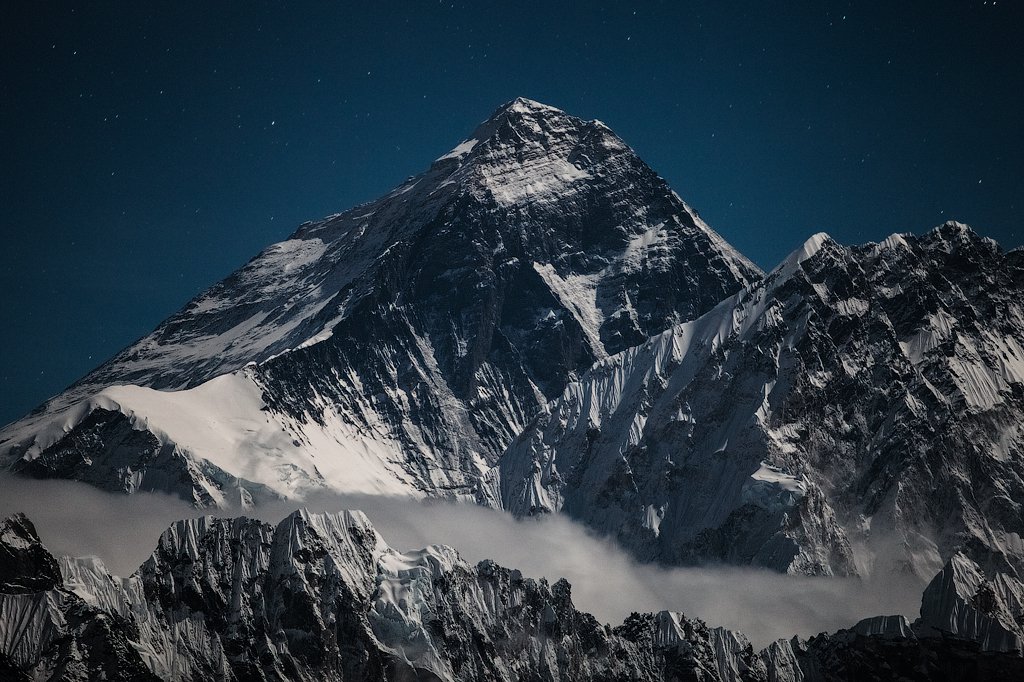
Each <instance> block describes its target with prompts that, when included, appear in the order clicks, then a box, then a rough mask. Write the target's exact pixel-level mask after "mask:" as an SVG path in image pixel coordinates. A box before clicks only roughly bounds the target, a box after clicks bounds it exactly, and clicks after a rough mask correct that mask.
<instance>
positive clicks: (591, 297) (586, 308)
mask: <svg viewBox="0 0 1024 682" xmlns="http://www.w3.org/2000/svg"><path fill="white" fill-rule="evenodd" d="M533 269H534V270H536V272H537V274H538V275H540V276H541V279H543V280H544V283H545V284H547V285H548V288H549V289H551V292H552V293H553V294H554V295H555V297H556V298H557V299H558V300H559V302H560V303H561V304H562V305H563V306H565V308H566V309H568V310H569V311H571V312H572V314H573V317H574V318H575V319H576V321H577V322H579V324H580V327H582V328H583V333H584V334H585V335H586V337H587V340H588V341H590V348H591V350H592V351H593V352H594V355H595V356H596V357H598V358H602V357H606V356H607V355H608V354H607V353H606V352H605V349H604V344H603V343H601V325H602V324H604V315H603V314H602V313H601V311H600V310H598V307H597V285H598V282H600V280H601V275H600V273H599V274H596V275H567V276H565V277H562V276H560V275H559V274H558V271H557V270H555V266H553V265H551V264H550V263H534V264H533Z"/></svg>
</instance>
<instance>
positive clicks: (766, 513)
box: [478, 223, 1024, 579]
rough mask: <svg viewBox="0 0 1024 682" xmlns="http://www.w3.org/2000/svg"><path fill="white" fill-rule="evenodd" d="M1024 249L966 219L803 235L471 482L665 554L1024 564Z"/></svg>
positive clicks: (524, 509)
mask: <svg viewBox="0 0 1024 682" xmlns="http://www.w3.org/2000/svg"><path fill="white" fill-rule="evenodd" d="M1022 381H1024V253H1022V252H1021V251H1016V250H1015V251H1011V252H1009V253H1004V252H1003V251H1002V250H1001V249H1000V248H999V246H998V245H997V244H996V243H995V242H993V241H991V240H989V239H984V238H981V237H979V236H978V235H976V234H975V233H974V232H973V231H972V230H970V229H969V228H968V227H966V226H964V225H962V224H959V223H947V224H945V225H943V226H941V227H939V228H937V229H935V230H933V231H932V232H930V233H928V234H925V235H923V236H913V235H893V236H891V237H889V238H888V239H886V240H885V241H884V242H882V243H879V244H868V245H865V246H856V247H845V246H841V245H839V244H837V243H836V242H835V241H833V240H832V239H830V238H829V237H828V236H827V235H824V234H819V235H815V236H814V237H812V238H810V239H809V240H808V241H807V242H806V243H805V244H804V245H803V247H802V248H801V249H799V250H797V251H796V252H795V253H793V254H792V255H791V256H790V257H789V258H788V259H787V260H786V261H785V262H783V263H782V264H781V265H780V266H779V267H777V268H776V269H775V270H773V271H772V272H771V273H769V274H768V275H767V276H766V277H765V278H764V279H763V280H761V281H759V282H756V283H754V284H751V285H749V286H747V287H746V288H744V289H743V290H742V291H740V292H739V293H737V294H735V295H734V296H732V297H730V298H728V299H726V300H724V301H723V302H722V303H720V304H719V305H718V306H716V307H715V308H714V309H713V310H711V311H709V312H708V313H706V314H705V315H703V316H701V317H700V318H698V319H696V320H694V321H692V322H688V323H685V324H681V325H677V326H675V327H673V328H671V329H669V330H667V331H665V332H663V333H662V334H660V335H657V336H655V337H654V338H652V339H651V340H649V341H648V342H646V343H644V344H642V345H639V346H636V347H634V348H630V349H627V350H626V351H624V352H622V353H619V354H617V355H614V356H611V357H609V358H607V359H604V360H601V361H599V362H598V363H596V364H595V366H594V367H593V368H592V369H591V370H590V371H588V372H587V373H585V374H584V375H582V376H581V377H580V378H579V379H578V380H576V381H573V382H571V383H570V384H569V385H568V386H567V388H566V389H565V391H564V392H563V394H562V396H560V397H559V398H558V399H557V400H555V401H552V402H551V403H550V404H549V405H548V406H547V407H546V408H545V410H544V412H543V413H542V414H541V415H540V416H538V418H537V419H536V420H535V422H534V423H533V424H532V425H531V426H530V427H528V428H527V429H526V430H525V431H524V432H523V433H522V434H521V435H520V436H519V437H518V438H517V439H516V440H515V441H514V442H513V443H512V444H511V445H510V446H509V448H508V450H507V451H506V452H505V453H504V455H503V456H502V458H501V461H500V463H499V464H498V466H496V467H495V468H494V469H492V471H491V472H489V473H488V474H487V476H486V477H485V478H484V481H483V483H482V485H481V487H480V489H479V492H478V495H479V497H480V498H481V501H483V502H484V503H486V504H490V505H491V506H495V507H498V508H502V509H506V510H509V511H511V512H513V513H515V514H517V515H529V514H536V513H547V512H562V513H566V514H568V515H570V516H572V517H573V518H575V519H578V520H580V521H582V522H583V523H585V524H587V525H589V526H590V527H591V528H593V529H595V530H597V531H599V532H601V533H606V534H609V535H611V536H613V537H615V538H616V539H617V540H618V541H619V542H621V543H622V544H623V545H625V546H627V547H629V548H630V549H631V550H632V551H633V552H634V553H635V554H636V555H637V556H639V557H641V558H644V559H648V560H657V561H662V562H667V563H691V562H703V561H724V562H729V563H738V564H755V565H760V566H766V567H770V568H773V569H776V570H780V571H788V572H793V573H807V574H818V575H854V574H860V575H865V574H870V573H881V574H885V573H886V572H888V571H892V570H896V571H899V572H911V573H914V574H916V575H918V576H920V577H921V578H923V579H927V577H928V576H930V575H932V574H933V573H934V572H935V571H937V570H938V569H939V567H940V566H941V565H942V564H943V562H944V561H945V560H946V559H948V558H949V557H951V556H953V555H954V554H955V553H956V552H957V551H962V552H963V553H964V554H965V555H966V556H968V557H970V558H971V559H972V560H974V561H977V562H978V563H979V564H981V565H983V566H993V567H996V568H999V569H1000V570H1003V571H1006V572H1007V573H1009V574H1011V575H1018V576H1019V575H1021V574H1022V573H1021V571H1022V570H1024V545H1022V543H1021V537H1022V536H1024V514H1022V507H1021V504H1022V501H1024V451H1022V442H1024V434H1022V431H1021V425H1022V424H1024V384H1022Z"/></svg>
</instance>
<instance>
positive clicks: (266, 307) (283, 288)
mask: <svg viewBox="0 0 1024 682" xmlns="http://www.w3.org/2000/svg"><path fill="white" fill-rule="evenodd" d="M759 276H760V272H759V271H758V270H757V268H756V267H755V266H753V265H752V264H751V263H750V262H749V261H747V260H746V259H745V258H743V257H742V256H740V255H739V254H738V253H736V251H735V250H733V249H732V248H731V247H730V246H729V245H728V244H726V243H725V242H724V241H723V240H722V239H721V237H719V236H718V235H717V234H716V233H715V232H713V231H712V230H711V229H710V228H708V227H707V226H706V225H705V224H704V223H703V222H702V221H701V220H700V219H699V218H698V217H697V215H696V214H695V213H694V212H693V211H692V210H691V209H690V208H689V207H687V206H686V205H685V204H684V203H683V202H682V201H681V200H680V199H679V198H678V197H677V196H676V195H675V193H674V192H672V191H671V190H670V189H669V188H668V186H667V185H666V184H665V182H664V181H663V180H662V179H661V178H659V177H658V176H657V175H656V174H655V173H654V172H653V171H651V170H650V169H649V168H648V167H647V166H646V165H645V164H644V163H643V162H642V161H641V160H640V159H639V158H637V156H636V155H635V154H634V153H633V152H632V150H630V149H629V148H628V147H627V146H626V145H625V144H624V143H623V142H622V141H621V140H620V139H619V138H618V137H616V136H615V135H614V134H613V133H612V132H611V131H610V130H609V129H608V128H607V127H606V126H605V125H604V124H602V123H600V122H599V121H582V120H580V119H577V118H574V117H572V116H569V115H567V114H565V113H563V112H561V111H558V110H557V109H553V108H551V107H547V106H545V105H542V104H539V103H537V102H532V101H530V100H524V99H517V100H515V101H513V102H510V103H509V104H507V105H505V106H503V107H502V108H500V109H499V110H498V111H497V112H496V113H495V114H494V115H493V116H492V117H491V118H490V119H489V120H488V121H486V122H485V123H483V124H482V125H481V126H480V127H479V128H478V129H477V130H476V131H475V132H474V133H473V135H472V136H471V137H470V138H469V139H468V140H466V141H465V142H463V143H462V144H460V145H458V147H456V148H455V149H454V150H453V151H452V152H450V153H449V154H446V155H444V156H442V157H441V158H439V159H438V160H437V161H435V162H434V164H433V165H432V166H431V167H430V169H429V170H427V171H426V172H425V173H423V174H421V175H418V176H416V177H413V178H410V179H409V180H408V181H406V182H405V183H404V184H402V185H401V186H399V187H398V188H396V189H395V190H394V191H392V192H390V193H389V194H387V195H386V196H384V197H382V198H381V199H379V200H377V201H374V202H371V203H369V204H365V205H362V206H359V207H356V208H355V209H352V210H350V211H347V212H345V213H342V214H339V215H336V216H331V217H329V218H326V219H324V220H322V221H319V222H315V223H307V224H305V225H303V226H302V227H300V228H299V230H298V231H297V232H296V233H295V234H294V235H292V237H291V238H290V239H288V240H287V241H285V242H282V243H280V244H275V245H273V246H271V247H268V248H267V249H266V250H264V251H263V252H262V253H261V254H260V255H259V256H257V257H256V258H255V259H253V260H252V261H251V262H250V263H249V264H247V265H246V266H245V267H243V268H242V269H241V270H239V271H238V272H236V273H234V274H233V275H231V276H230V277H228V278H227V279H225V280H224V281H223V282H221V283H219V284H217V285H216V286H214V287H213V288H211V289H210V290H209V291H207V292H206V293H204V294H202V295H200V296H199V297H197V298H196V299H195V300H193V301H192V302H191V303H189V304H188V305H187V306H186V307H185V308H183V309H182V310H181V311H180V312H178V313H177V314H175V315H174V316H172V317H171V318H170V319H168V320H167V321H166V322H164V323H163V324H161V325H160V326H159V327H158V328H157V329H156V330H155V331H154V332H153V333H152V334H150V335H149V336H147V337H145V338H143V339H142V340H140V341H139V342H137V343H136V344H134V345H132V346H131V347H129V348H127V349H125V350H124V351H122V352H121V353H119V354H118V355H117V356H116V357H115V358H113V359H112V360H111V361H110V362H107V363H105V364H104V365H102V366H101V367H99V368H97V369H96V370H95V371H93V372H92V373H90V374H89V375H88V376H86V377H85V378H83V379H82V380H81V381H79V382H78V383H77V384H75V385H74V386H72V387H71V388H70V389H68V391H67V392H65V393H64V394H61V395H60V396H57V397H56V398H54V399H52V400H51V401H49V402H48V403H47V404H46V405H44V406H42V407H41V408H39V409H38V410H36V411H35V412H33V413H32V414H31V415H29V416H27V417H26V418H25V419H23V420H20V421H19V422H16V423H14V424H12V425H9V426H8V427H6V428H5V429H4V430H3V432H0V460H3V461H5V462H7V463H8V464H10V463H12V462H14V463H15V468H16V469H18V470H20V471H23V472H25V473H30V474H32V475H36V476H58V477H67V478H76V479H83V480H89V481H90V482H93V483H95V484H98V485H101V486H103V487H106V488H109V489H115V490H127V491H129V492H130V491H132V490H136V489H147V490H165V491H170V492H174V493H176V494H181V495H184V496H185V497H187V498H190V499H194V500H196V501H197V502H198V503H200V504H213V503H219V502H221V501H222V500H224V499H226V498H228V497H234V496H235V495H239V496H241V497H242V498H243V499H248V498H250V497H252V496H253V495H254V494H261V492H266V493H267V494H277V495H293V494H297V493H298V492H299V491H301V490H302V489H307V488H311V487H313V488H315V487H322V486H328V487H337V488H341V489H355V490H372V491H379V490H393V489H400V490H404V491H407V492H413V493H415V494H423V493H427V494H450V493H455V492H458V491H459V490H463V489H465V487H466V485H467V483H468V482H469V481H471V480H472V479H473V478H474V477H475V476H476V475H477V474H478V473H479V472H480V471H481V470H482V469H484V468H486V466H487V465H489V464H492V463H493V462H494V461H495V460H496V458H497V456H498V454H500V452H501V451H502V449H503V448H504V447H505V446H506V445H507V444H508V442H509V441H510V440H511V439H512V438H513V437H514V436H515V435H516V434H517V433H518V432H519V431H520V430H521V429H522V428H523V427H524V426H525V425H526V424H527V423H528V422H529V420H530V419H531V418H532V417H533V416H534V415H535V414H536V412H537V411H538V410H539V408H540V406H541V405H542V404H543V403H545V402H546V401H547V400H549V399H551V398H554V397H555V396H557V395H558V394H559V393H561V391H562V390H563V388H564V387H565V384H566V382H567V381H568V380H569V379H570V378H571V377H572V376H574V375H575V374H576V373H578V372H582V371H583V370H585V369H586V368H587V367H589V366H590V365H591V364H592V363H593V362H594V361H595V360H597V359H600V358H603V357H606V356H608V355H609V354H614V353H616V352H619V351H621V350H623V349H625V348H627V347H629V346H631V345H634V344H636V343H640V342H642V341H643V340H644V339H646V338H648V337H649V336H650V335H652V334H655V333H658V332H660V331H661V330H663V329H665V328H667V327H668V326H670V325H671V324H674V323H677V322H680V321H683V320H687V319H691V318H693V317H696V316H697V315H699V314H700V313H702V312H704V311H706V310H708V309H709V308H711V307H712V306H713V305H715V304H716V303H717V302H718V301H719V300H721V299H722V298H723V297H725V296H727V295H729V294H731V293H733V292H735V291H736V290H738V289H739V288H740V287H742V286H743V285H745V284H747V283H749V282H750V281H752V280H753V279H756V278H757V277H759ZM232 373H233V374H232ZM228 374H232V377H233V378H231V379H224V378H223V377H224V376H225V375H228ZM218 378H219V379H220V383H219V384H217V385H215V386H213V387H212V388H211V387H210V386H208V385H207V384H208V382H211V381H212V380H217V379H218ZM229 384H230V389H231V390H227V389H228V388H229V386H228V385H229ZM124 385H127V386H128V387H129V388H126V389H120V388H116V387H118V386H124ZM132 386H137V387H141V388H142V389H156V390H158V391H160V393H157V392H156V391H153V390H149V391H147V390H140V389H135V388H131V387H132ZM112 387H115V388H112ZM185 389H191V390H193V391H199V392H200V394H201V395H198V399H199V400H200V401H202V400H203V399H205V398H209V397H211V396H215V397H216V400H215V402H216V404H217V405H225V404H226V405H229V406H230V407H231V409H229V410H228V412H229V413H228V414H223V415H222V414H218V412H217V411H216V410H214V411H213V412H212V413H210V416H211V418H214V419H216V421H217V422H218V423H219V426H218V428H219V429H220V430H221V431H222V432H223V433H222V434H221V436H216V437H215V439H216V438H219V440H221V441H229V442H230V447H228V448H227V449H226V452H227V454H226V455H224V454H222V455H221V456H220V457H219V458H218V457H217V456H216V453H215V452H214V451H213V450H211V449H210V448H204V447H199V448H198V449H193V448H190V447H188V445H192V446H197V447H198V446H199V444H197V443H191V444H183V443H178V442H176V441H175V440H174V439H173V438H171V437H170V435H171V434H170V432H171V431H173V430H174V426H173V424H172V425H171V426H170V427H168V426H165V425H164V424H162V423H160V419H161V418H160V417H156V416H155V415H156V414H163V413H167V412H169V413H171V414H173V415H175V418H177V417H179V416H182V415H181V406H180V403H182V402H193V397H195V396H196V395H197V394H192V396H191V397H190V398H189V399H188V400H187V401H186V400H185V399H182V400H176V399H175V398H173V397H168V396H169V395H171V394H169V393H167V391H181V390H185ZM234 408H238V409H234ZM101 409H102V410H105V412H100V411H99V410H101ZM240 411H241V412H240ZM242 412H244V414H243V413H242ZM182 418H184V417H183V416H182ZM90 419H91V421H89V420H90ZM87 421H89V423H88V424H87V423H86V422H87ZM232 422H240V423H244V424H245V426H244V428H242V429H239V428H236V427H234V426H232V425H231V423H232ZM258 424H262V425H263V426H262V427H260V428H256V427H255V426H254V425H258ZM132 432H144V433H143V434H142V435H139V434H137V433H132ZM254 432H256V433H257V435H252V434H253V433H254ZM146 434H148V435H146ZM282 434H283V435H282ZM72 436H73V437H72ZM268 440H269V441H270V442H269V443H268V442H267V441H268ZM128 441H131V442H128ZM83 443H84V445H83ZM292 444H294V445H292ZM295 450H303V451H306V453H307V454H306V455H302V454H298V455H296V453H295V452H294V451H295ZM217 452H221V453H223V452H225V449H224V448H221V449H220V450H218V451H217ZM268 452H269V455H268V458H269V459H270V460H271V463H270V464H268V465H267V466H261V467H256V469H257V470H256V471H249V470H247V469H249V467H245V466H240V465H239V462H249V461H251V460H252V458H253V457H263V456H264V454H266V453H268ZM310 458H313V459H315V460H316V461H315V462H313V461H311V459H310ZM332 461H335V462H337V461H341V462H344V465H343V466H332V464H331V462H332ZM361 463H362V464H361ZM339 469H343V470H344V471H352V473H353V478H354V480H351V481H350V480H347V478H346V476H345V475H344V473H343V472H341V471H339Z"/></svg>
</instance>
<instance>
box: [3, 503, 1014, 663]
mask: <svg viewBox="0 0 1024 682" xmlns="http://www.w3.org/2000/svg"><path fill="white" fill-rule="evenodd" d="M0 558H2V561H3V564H2V565H3V567H4V569H5V576H6V580H5V582H4V584H3V587H2V589H0V673H2V674H3V675H4V676H5V678H4V679H13V680H18V679H25V680H29V679H53V680H57V679H60V680H93V679H101V678H102V679H108V680H145V679H163V680H258V679H267V680H314V679H315V680H435V681H436V680H509V681H511V680H567V681H568V680H609V681H610V680H623V679H629V680H764V681H768V680H772V681H777V682H782V681H787V680H791V681H797V680H824V679H866V680H867V679H878V680H883V679H892V677H893V674H894V673H896V672H898V673H899V674H903V675H904V676H905V677H906V679H919V680H940V679H965V680H966V679H982V678H989V679H995V678H992V677H990V676H991V675H996V676H999V677H1001V678H1002V679H1011V678H1013V676H1019V675H1021V674H1024V659H1022V658H1021V642H1022V636H1024V617H1022V614H1024V611H1022V601H1021V596H1022V594H1024V586H1022V584H1021V583H1020V582H1019V581H1017V580H1015V579H1013V578H1010V577H1008V576H1006V575H1004V574H993V575H991V576H989V575H987V574H985V573H984V572H983V571H982V570H981V569H980V567H978V566H977V565H976V564H974V563H973V562H971V561H970V560H969V559H967V558H966V557H963V556H957V557H955V558H954V559H953V560H951V561H950V562H949V564H948V565H947V566H946V567H945V568H944V569H943V571H942V572H941V573H940V574H939V575H938V576H937V577H936V578H935V579H934V580H933V582H932V583H931V585H929V587H928V589H927V590H926V592H925V597H924V600H923V603H922V615H921V618H920V619H918V620H917V621H916V622H914V623H913V624H911V623H908V622H907V621H906V619H904V618H902V617H900V616H890V617H878V618H873V619H868V620H866V621H862V622H861V623H858V624H857V625H856V626H854V627H853V628H852V629H850V630H843V631H840V632H838V633H835V634H830V635H825V634H823V635H819V636H817V637H813V638H811V639H810V640H806V641H804V640H800V639H798V638H794V639H792V640H791V641H785V640H780V641H778V642H775V643H773V644H772V645H771V646H769V647H768V648H766V649H765V650H763V651H760V652H756V651H754V650H753V648H752V647H751V645H750V644H749V642H748V641H747V640H746V638H745V637H744V636H743V635H742V634H739V633H735V632H731V631H729V630H725V629H724V628H709V627H708V626H707V625H705V624H704V623H703V622H701V621H700V620H698V619H695V618H687V617H685V616H683V615H682V614H679V613H673V612H669V611H662V612H659V613H656V614H649V613H646V614H633V615H632V616H630V617H629V618H627V619H626V621H625V622H624V623H622V624H621V625H619V626H617V627H614V628H613V627H609V626H607V625H602V624H600V623H598V622H597V620H596V619H594V617H593V616H591V615H589V614H587V613H582V612H580V611H577V610H576V609H575V607H574V606H573V604H572V598H571V589H570V586H569V584H568V583H567V582H566V581H565V580H559V581H558V582H556V583H554V584H549V583H548V582H547V581H545V580H543V579H542V580H534V579H531V578H525V577H523V576H522V574H520V573H519V571H516V570H511V569H507V568H503V567H501V566H498V565H496V564H495V563H494V562H492V561H482V562H480V563H478V564H477V565H475V566H474V565H470V564H468V563H466V562H465V561H463V560H462V559H461V558H460V557H459V556H458V554H457V553H456V552H455V551H454V550H452V549H451V548H449V547H445V546H432V547H428V548H426V549H423V550H420V551H415V552H408V553H399V552H396V551H395V550H393V549H391V548H389V547H388V546H387V544H386V543H385V542H384V540H383V539H382V538H381V536H380V535H379V534H378V533H377V532H376V531H375V530H374V528H373V527H372V525H371V524H370V523H369V521H368V520H367V518H366V517H365V516H364V515H363V514H362V513H361V512H341V513H337V514H312V513H309V512H306V511H298V512H295V513H294V514H292V515H290V516H288V517H287V518H286V519H284V520H283V521H282V522H281V523H279V524H278V525H277V526H273V525H270V524H267V523H263V522H260V521H257V520H253V519H248V518H235V519H217V518H214V517H209V516H208V517H203V518H198V519H192V520H188V521H180V522H178V523H176V524H174V525H173V526H171V527H170V528H169V529H168V530H167V531H166V532H165V533H164V534H163V535H162V536H161V537H160V540H159V543H158V545H157V548H156V550H155V551H154V552H153V554H152V555H151V557H150V558H149V559H148V560H147V561H146V562H145V563H144V564H143V565H142V566H141V567H140V568H139V570H138V571H136V572H135V573H134V574H133V575H132V576H131V577H129V578H124V579H122V578H117V577H114V576H111V575H109V574H108V573H107V572H106V571H105V570H104V568H103V566H102V564H101V563H100V562H99V561H98V560H97V559H95V558H93V559H71V558H64V559H61V560H60V563H59V570H57V567H58V562H57V561H55V560H54V558H53V557H52V556H50V555H49V553H48V552H46V550H45V548H43V546H42V544H41V543H40V541H39V538H38V537H37V536H36V533H35V530H34V528H33V527H32V524H31V523H30V522H29V521H28V519H26V518H25V517H24V516H20V515H19V516H14V517H11V518H9V519H7V520H6V521H5V522H4V523H3V525H2V527H0Z"/></svg>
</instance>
